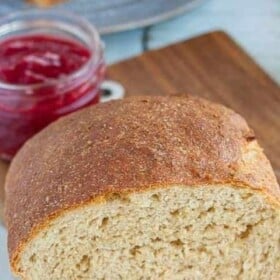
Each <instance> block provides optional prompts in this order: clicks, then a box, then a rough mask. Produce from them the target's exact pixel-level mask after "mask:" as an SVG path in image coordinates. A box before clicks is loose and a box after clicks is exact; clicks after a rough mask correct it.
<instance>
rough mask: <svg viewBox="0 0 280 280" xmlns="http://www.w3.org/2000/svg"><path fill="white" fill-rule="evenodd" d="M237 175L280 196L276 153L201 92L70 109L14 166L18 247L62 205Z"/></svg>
mask: <svg viewBox="0 0 280 280" xmlns="http://www.w3.org/2000/svg"><path fill="white" fill-rule="evenodd" d="M212 183H222V184H225V183H234V184H236V185H239V186H241V187H242V186H249V187H251V188H254V189H259V190H260V191H263V192H265V193H266V194H267V195H271V196H274V197H275V198H276V201H279V198H280V193H279V187H278V185H277V182H276V179H275V176H274V174H273V171H272V169H271V167H270V164H269V162H268V160H267V159H266V158H265V156H264V155H263V153H262V151H261V149H260V148H259V146H258V144H257V143H256V141H255V140H254V134H253V132H252V130H250V129H249V127H248V126H247V124H246V122H245V121H244V119H243V118H242V117H240V116H239V115H238V114H236V113H234V112H233V111H231V110H229V109H227V108H225V107H223V106H221V105H217V104H213V103H210V102H208V101H206V100H203V99H199V98H195V97H186V98H183V97H138V98H128V99H125V100H123V101H113V102H110V103H106V104H100V105H97V106H94V107H90V108H87V109H84V110H82V111H79V112H76V113H74V114H71V115H69V116H67V117H64V118H62V119H60V120H59V121H57V122H55V123H53V124H51V125H50V126H49V127H47V128H46V129H44V130H43V131H42V132H41V133H39V134H38V135H36V136H35V137H34V138H33V139H31V140H30V141H28V142H27V143H26V144H25V145H24V147H23V148H22V149H21V151H20V152H19V153H18V154H17V156H16V157H15V159H14V160H13V162H12V165H11V167H10V170H9V173H8V177H7V182H6V191H7V209H6V218H7V223H8V230H9V241H8V243H9V244H8V245H9V251H10V257H11V259H12V262H14V261H15V259H16V257H17V256H18V253H19V252H20V250H21V246H22V245H24V244H25V242H26V241H27V240H28V239H29V238H30V236H33V235H34V234H35V231H36V230H38V228H39V226H40V227H42V226H43V224H46V222H48V221H49V220H51V219H52V217H55V216H57V215H58V213H61V211H62V210H64V209H67V208H71V207H75V206H77V205H81V204H83V203H87V202H89V201H91V200H93V199H97V198H99V199H102V198H104V196H108V195H109V194H114V193H120V192H123V193H125V192H138V191H140V190H142V189H147V188H150V187H153V186H165V185H168V184H187V185H198V184H212Z"/></svg>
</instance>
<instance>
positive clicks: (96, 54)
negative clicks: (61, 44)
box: [0, 9, 104, 95]
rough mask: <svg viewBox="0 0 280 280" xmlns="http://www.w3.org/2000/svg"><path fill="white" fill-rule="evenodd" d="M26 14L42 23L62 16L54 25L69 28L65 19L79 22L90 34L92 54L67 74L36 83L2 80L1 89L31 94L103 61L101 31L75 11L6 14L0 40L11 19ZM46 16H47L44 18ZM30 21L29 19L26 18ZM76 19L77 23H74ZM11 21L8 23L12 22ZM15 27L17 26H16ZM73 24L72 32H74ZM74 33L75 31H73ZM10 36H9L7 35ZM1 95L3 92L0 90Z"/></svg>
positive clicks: (89, 45) (88, 34) (0, 23)
mask: <svg viewBox="0 0 280 280" xmlns="http://www.w3.org/2000/svg"><path fill="white" fill-rule="evenodd" d="M25 16H27V17H28V16H31V17H33V18H34V19H37V18H38V20H39V21H40V22H41V23H44V21H45V23H46V20H50V18H51V17H57V18H60V20H59V19H58V20H57V21H56V22H53V23H52V25H53V26H54V25H55V23H56V24H57V23H58V22H60V23H61V27H63V28H67V25H68V28H69V27H70V26H71V24H68V23H67V24H66V25H65V24H63V21H65V20H70V21H72V25H74V24H75V25H76V24H78V25H79V26H80V27H81V28H82V29H84V33H85V32H87V34H86V36H88V41H89V44H87V46H86V47H87V48H88V49H89V50H90V52H91V55H90V57H89V59H88V61H87V62H86V63H84V64H83V65H82V66H81V67H80V68H79V69H77V70H76V71H74V72H72V73H70V74H69V75H67V76H62V77H59V78H56V79H49V80H47V81H44V82H40V83H34V84H28V85H25V84H16V85H14V84H12V83H6V82H3V81H1V80H0V89H2V90H7V91H15V92H19V91H20V93H21V94H22V91H25V92H26V94H28V93H30V95H31V94H32V93H33V91H35V90H38V89H40V88H43V87H49V86H57V85H58V84H63V83H68V82H69V81H72V80H75V79H78V78H79V77H82V76H83V75H84V74H85V73H87V71H88V69H89V68H90V67H94V68H95V69H96V68H98V65H99V64H100V63H102V53H103V48H104V46H103V43H102V41H101V39H100V36H99V33H98V31H97V29H96V27H95V26H94V25H92V24H91V23H90V22H89V21H88V20H86V19H84V18H83V17H81V16H78V15H76V14H74V13H71V12H68V11H64V10H59V11H53V10H51V11H50V10H48V11H47V10H38V9H32V10H28V11H19V12H14V13H11V14H9V15H7V16H4V17H3V18H2V19H1V20H0V40H1V37H2V36H3V35H2V34H1V29H2V28H3V27H5V25H7V23H8V22H9V21H11V23H15V22H16V21H17V19H18V18H20V17H25ZM44 17H45V18H44ZM26 21H28V19H27V20H26ZM73 21H75V23H73ZM11 23H8V25H9V24H11ZM14 27H15V26H14ZM3 29H4V32H5V31H6V33H5V35H8V34H9V33H10V32H11V31H8V30H7V28H3ZM73 30H74V29H73V26H71V32H72V33H73ZM62 31H70V29H68V30H63V29H62ZM73 34H74V33H73ZM74 35H77V36H80V35H81V34H79V33H75V34H74ZM7 38H8V36H7ZM0 95H1V92H0Z"/></svg>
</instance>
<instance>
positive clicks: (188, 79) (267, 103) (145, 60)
mask: <svg viewBox="0 0 280 280" xmlns="http://www.w3.org/2000/svg"><path fill="white" fill-rule="evenodd" d="M268 51H269V50H268ZM108 76H109V78H111V79H113V80H116V81H119V82H120V83H121V84H122V85H123V86H124V87H125V89H126V95H127V96H131V95H143V94H145V95H159V94H162V95H169V94H178V93H179V94H181V93H182V94H185V93H192V94H194V95H199V96H203V97H206V98H208V99H211V100H213V101H218V102H220V103H222V104H224V105H226V106H229V107H231V108H233V109H234V110H235V111H237V112H239V113H240V114H242V115H243V116H244V117H245V118H246V119H247V120H248V122H249V124H250V125H251V126H252V127H253V128H254V130H255V132H256V135H257V138H258V139H259V141H260V143H261V144H262V145H263V147H264V149H265V152H266V154H267V155H268V157H269V158H270V160H271V162H272V165H273V168H274V170H275V172H276V174H277V176H278V180H279V179H280V88H279V87H278V85H277V84H276V83H275V82H274V81H273V80H272V79H271V78H270V77H269V76H268V75H267V74H266V73H265V72H264V71H263V70H262V69H261V68H260V67H259V66H258V65H257V64H256V63H255V62H254V61H253V60H252V59H251V58H250V57H249V56H248V55H247V54H246V53H245V52H244V51H243V50H242V49H241V48H240V47H239V46H238V45H237V44H236V43H235V42H234V41H233V40H232V39H231V38H230V37H229V36H228V35H226V34H225V33H223V32H213V33H210V34H206V35H203V36H200V37H197V38H194V39H191V40H188V41H185V42H182V43H179V44H175V45H173V46H169V47H166V48H163V49H160V50H155V51H150V52H147V53H145V54H143V55H141V56H138V57H136V58H132V59H129V60H126V61H123V62H121V63H118V64H115V65H113V66H111V67H109V69H108ZM5 169H6V165H5V164H3V163H1V162H0V184H1V182H2V180H1V178H2V179H3V176H4V174H5V172H6V171H5ZM1 170H2V171H3V172H1ZM1 176H2V177H1ZM2 184H3V183H2ZM0 188H1V185H0ZM0 195H1V191H0ZM0 207H1V202H0ZM0 215H1V209H0Z"/></svg>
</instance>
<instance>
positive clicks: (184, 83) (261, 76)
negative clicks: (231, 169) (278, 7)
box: [108, 31, 280, 181]
mask: <svg viewBox="0 0 280 280" xmlns="http://www.w3.org/2000/svg"><path fill="white" fill-rule="evenodd" d="M268 51H269V50H268ZM108 73H109V77H110V78H111V79H113V80H116V81H119V82H120V83H122V85H123V86H124V87H125V89H126V95H127V96H131V95H143V94H145V95H159V94H161V95H170V94H177V93H183V94H184V93H191V94H194V95H199V96H202V97H206V98H208V99H210V100H213V101H217V102H220V103H222V104H224V105H226V106H228V107H230V108H232V109H234V110H235V111H237V112H238V113H240V114H241V115H242V116H244V117H245V118H246V120H247V121H248V123H249V125H250V126H251V127H252V128H253V129H254V130H255V132H256V135H257V138H258V140H259V142H260V143H261V145H262V146H263V147H264V150H265V153H266V154H267V156H268V157H269V159H270V160H271V162H272V165H273V168H274V170H275V172H276V174H277V177H278V181H280V88H279V86H278V85H277V84H276V83H275V82H274V81H273V80H272V79H271V78H270V77H269V76H268V75H267V74H266V73H265V72H264V71H263V70H262V69H261V68H260V67H259V66H258V65H257V64H256V62H254V61H253V60H252V59H251V58H250V57H249V56H248V54H246V53H245V52H244V51H243V50H242V49H241V48H240V47H239V46H238V45H237V44H236V43H235V42H234V41H233V40H232V39H231V38H230V37H229V36H228V35H227V34H225V33H224V32H219V31H218V32H212V33H208V34H206V35H202V36H200V37H196V38H194V39H191V40H188V41H185V42H182V43H179V44H175V45H172V46H168V47H166V48H163V49H160V50H155V51H150V52H147V53H145V54H143V55H141V56H138V57H136V58H132V59H129V60H126V61H123V62H121V63H118V64H115V65H113V66H111V67H109V72H108Z"/></svg>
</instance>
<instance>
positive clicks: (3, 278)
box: [0, 225, 14, 280]
mask: <svg viewBox="0 0 280 280" xmlns="http://www.w3.org/2000/svg"><path fill="white" fill-rule="evenodd" d="M6 240H7V232H6V230H5V229H4V227H3V226H1V225H0V280H13V279H14V278H13V277H12V275H11V273H10V271H9V263H8V253H7V245H6V244H7V241H6Z"/></svg>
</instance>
